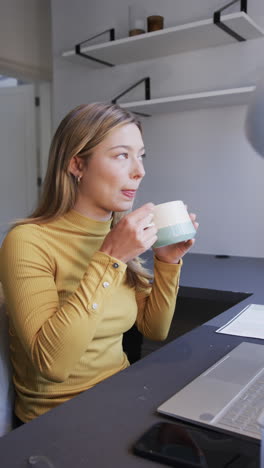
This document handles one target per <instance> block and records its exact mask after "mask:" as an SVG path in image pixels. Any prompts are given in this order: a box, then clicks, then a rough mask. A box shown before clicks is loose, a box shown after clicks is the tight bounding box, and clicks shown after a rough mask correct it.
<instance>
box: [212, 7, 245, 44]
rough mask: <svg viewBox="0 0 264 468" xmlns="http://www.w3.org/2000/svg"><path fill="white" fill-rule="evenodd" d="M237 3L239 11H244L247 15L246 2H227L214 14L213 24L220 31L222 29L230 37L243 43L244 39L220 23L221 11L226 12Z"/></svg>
mask: <svg viewBox="0 0 264 468" xmlns="http://www.w3.org/2000/svg"><path fill="white" fill-rule="evenodd" d="M238 2H240V11H244V12H245V13H247V0H233V1H232V2H229V3H228V4H227V5H225V6H223V7H222V8H220V9H219V10H217V11H215V12H214V24H215V25H216V26H218V27H219V28H220V29H222V30H223V31H225V32H226V33H227V34H229V35H230V36H232V37H234V38H235V39H236V40H237V41H239V42H243V41H246V39H245V38H244V37H242V36H240V35H239V34H237V33H236V32H235V31H233V29H231V28H229V27H228V26H226V25H225V24H224V23H222V21H221V13H222V11H224V10H226V9H227V8H229V7H230V6H231V5H234V4H235V3H238Z"/></svg>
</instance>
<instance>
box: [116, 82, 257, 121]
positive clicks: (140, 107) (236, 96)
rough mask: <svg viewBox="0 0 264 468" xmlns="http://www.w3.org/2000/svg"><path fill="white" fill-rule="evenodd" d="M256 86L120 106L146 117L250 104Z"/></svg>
mask: <svg viewBox="0 0 264 468" xmlns="http://www.w3.org/2000/svg"><path fill="white" fill-rule="evenodd" d="M254 90H255V86H244V87H241V88H232V89H224V90H216V91H207V92H201V93H192V94H184V95H179V96H171V97H166V98H157V99H149V100H146V101H134V102H126V103H120V102H118V104H119V105H120V106H121V107H123V108H125V109H129V110H131V111H133V112H139V113H142V114H146V115H153V114H161V113H169V112H182V111H187V110H195V109H205V108H210V107H224V106H234V105H243V104H248V102H249V98H250V96H251V94H252V92H253V91H254Z"/></svg>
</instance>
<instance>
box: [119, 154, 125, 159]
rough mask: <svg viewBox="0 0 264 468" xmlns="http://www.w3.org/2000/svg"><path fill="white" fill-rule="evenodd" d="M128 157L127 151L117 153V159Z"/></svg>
mask: <svg viewBox="0 0 264 468" xmlns="http://www.w3.org/2000/svg"><path fill="white" fill-rule="evenodd" d="M126 158H127V153H121V154H118V155H117V159H126Z"/></svg>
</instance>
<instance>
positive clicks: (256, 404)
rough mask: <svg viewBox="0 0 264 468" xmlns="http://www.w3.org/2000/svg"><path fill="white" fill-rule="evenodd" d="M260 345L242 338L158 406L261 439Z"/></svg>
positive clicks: (263, 365) (263, 369)
mask: <svg viewBox="0 0 264 468" xmlns="http://www.w3.org/2000/svg"><path fill="white" fill-rule="evenodd" d="M263 409H264V346H263V345H260V344H253V343H247V342H243V343H241V344H240V345H238V346H237V347H236V348H234V349H233V350H232V351H230V352H229V353H228V354H226V355H225V356H224V357H223V358H222V359H220V360H219V361H217V362H216V363H215V364H214V365H213V366H212V367H210V368H209V369H207V370H206V371H205V372H204V373H203V374H201V375H200V376H199V377H197V378H195V379H194V380H193V381H192V382H191V383H189V384H188V385H186V387H184V388H183V389H182V390H180V391H179V392H178V393H176V394H175V395H174V396H173V397H171V398H170V399H169V400H167V401H166V402H165V403H163V404H162V405H161V406H159V408H158V412H160V413H163V414H166V415H169V416H173V417H176V418H179V419H182V420H186V421H192V422H193V421H195V422H198V423H201V424H206V425H211V426H215V427H220V428H223V429H226V430H228V431H232V432H236V433H238V434H243V435H246V436H249V437H253V438H255V439H261V434H260V428H259V425H258V422H257V419H258V417H259V415H260V413H261V412H262V410H263Z"/></svg>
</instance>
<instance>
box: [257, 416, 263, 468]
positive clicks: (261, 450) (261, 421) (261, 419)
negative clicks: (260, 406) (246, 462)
mask: <svg viewBox="0 0 264 468" xmlns="http://www.w3.org/2000/svg"><path fill="white" fill-rule="evenodd" d="M258 423H259V425H260V428H261V449H260V468H264V410H263V411H262V412H261V413H260V415H259V417H258Z"/></svg>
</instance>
